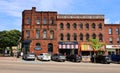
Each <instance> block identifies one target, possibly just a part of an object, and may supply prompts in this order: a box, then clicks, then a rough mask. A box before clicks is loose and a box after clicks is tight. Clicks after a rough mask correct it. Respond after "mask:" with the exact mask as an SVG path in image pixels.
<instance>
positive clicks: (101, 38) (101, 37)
mask: <svg viewBox="0 0 120 73" xmlns="http://www.w3.org/2000/svg"><path fill="white" fill-rule="evenodd" d="M99 41H103V35H102V34H101V33H100V34H99Z"/></svg>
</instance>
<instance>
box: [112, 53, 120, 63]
mask: <svg viewBox="0 0 120 73" xmlns="http://www.w3.org/2000/svg"><path fill="white" fill-rule="evenodd" d="M111 60H112V62H117V63H120V55H114V54H113V55H111Z"/></svg>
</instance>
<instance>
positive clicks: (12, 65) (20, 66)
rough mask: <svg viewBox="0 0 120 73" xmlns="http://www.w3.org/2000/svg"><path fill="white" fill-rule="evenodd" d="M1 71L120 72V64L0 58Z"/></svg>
mask: <svg viewBox="0 0 120 73" xmlns="http://www.w3.org/2000/svg"><path fill="white" fill-rule="evenodd" d="M0 73H120V64H93V63H73V62H54V61H50V62H41V61H18V60H16V61H15V60H14V61H4V60H0Z"/></svg>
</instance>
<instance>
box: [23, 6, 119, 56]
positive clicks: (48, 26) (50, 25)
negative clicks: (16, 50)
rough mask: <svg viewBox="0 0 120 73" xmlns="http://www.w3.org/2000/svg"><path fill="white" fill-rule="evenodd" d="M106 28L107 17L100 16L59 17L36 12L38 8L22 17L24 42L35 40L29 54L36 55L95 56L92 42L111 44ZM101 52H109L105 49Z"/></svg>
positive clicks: (67, 15) (68, 15)
mask: <svg viewBox="0 0 120 73" xmlns="http://www.w3.org/2000/svg"><path fill="white" fill-rule="evenodd" d="M112 26H114V25H112ZM118 27H120V26H119V25H118ZM106 28H107V29H108V28H109V25H107V24H106V25H104V15H99V14H97V15H90V14H88V15H87V14H85V15H83V14H58V13H57V12H53V11H41V12H40V11H36V8H35V7H32V10H24V11H23V13H22V40H23V41H25V40H28V39H29V40H31V43H30V46H29V49H28V50H27V51H29V52H35V53H36V54H39V53H43V52H49V53H63V54H72V53H74V54H82V55H91V54H92V53H93V50H92V48H91V46H90V42H88V39H89V38H94V39H95V38H96V39H98V40H99V41H100V42H102V43H105V42H106V43H108V44H109V42H108V39H106V38H107V37H106V35H107V34H108V33H107V29H106ZM119 29H120V28H119ZM108 36H109V35H108ZM113 37H114V35H113ZM24 47H25V46H23V48H24ZM101 49H104V51H105V52H106V50H105V47H101Z"/></svg>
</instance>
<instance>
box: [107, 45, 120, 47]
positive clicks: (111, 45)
mask: <svg viewBox="0 0 120 73" xmlns="http://www.w3.org/2000/svg"><path fill="white" fill-rule="evenodd" d="M106 48H120V45H106Z"/></svg>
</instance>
